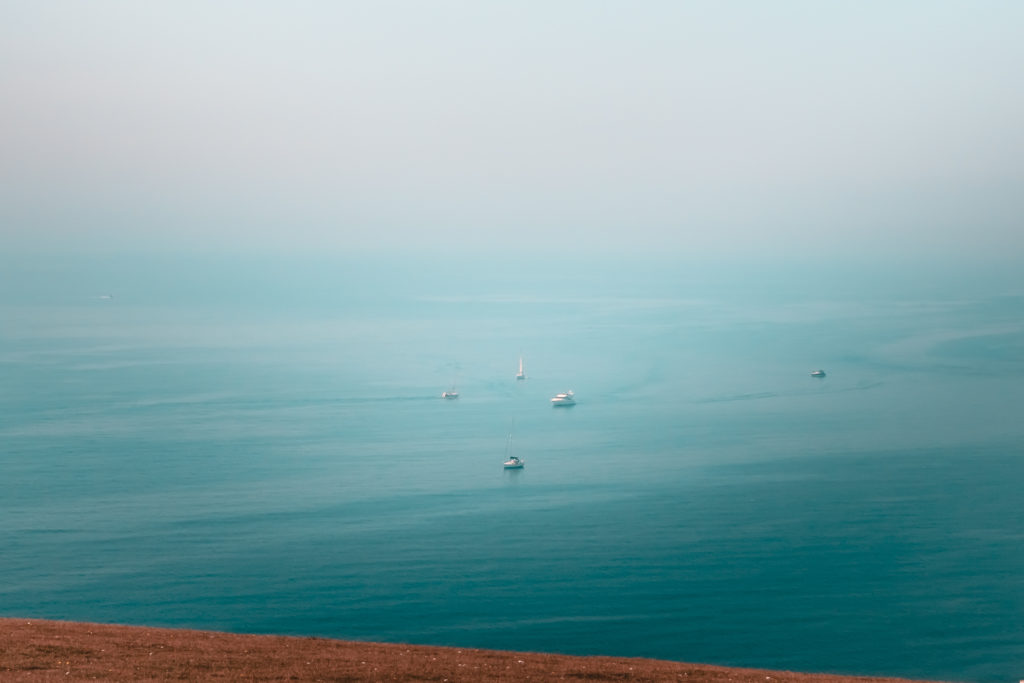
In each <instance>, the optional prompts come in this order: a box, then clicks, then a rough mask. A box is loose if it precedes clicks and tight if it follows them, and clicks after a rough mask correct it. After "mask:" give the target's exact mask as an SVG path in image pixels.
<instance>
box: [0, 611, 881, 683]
mask: <svg viewBox="0 0 1024 683" xmlns="http://www.w3.org/2000/svg"><path fill="white" fill-rule="evenodd" d="M0 678H2V679H3V680H5V681H7V680H26V681H56V680H61V681H79V680H82V681H85V680H118V681H166V680H232V681H236V680H257V681H284V680H290V681H317V680H320V681H452V682H454V681H466V682H470V681H472V682H484V683H486V682H489V681H559V680H566V681H732V682H738V683H746V682H749V683H754V682H755V681H756V682H757V683H789V682H792V683H823V682H825V681H847V682H850V683H853V682H856V681H860V682H866V681H897V680H899V679H894V678H867V677H852V676H835V675H827V674H798V673H789V672H778V671H761V670H755V669H729V668H725V667H717V666H705V665H702V664H683V663H679V662H666V661H659V660H653V659H626V658H618V657H569V656H563V655H550V654H534V653H519V652H498V651H491V650H471V649H465V648H461V649H460V648H442V647H425V646H415V645H395V644H380V643H358V642H348V641H340V640H327V639H322V638H295V637H286V636H257V635H238V634H230V633H214V632H209V631H187V630H178V629H163V628H145V627H138V626H111V625H107V624H88V623H72V622H63V621H46V620H40V619H0Z"/></svg>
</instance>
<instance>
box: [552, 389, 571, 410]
mask: <svg viewBox="0 0 1024 683" xmlns="http://www.w3.org/2000/svg"><path fill="white" fill-rule="evenodd" d="M551 405H553V406H555V407H556V408H557V407H558V406H574V405H576V397H575V394H573V393H572V391H567V392H565V393H563V394H555V397H554V398H552V399H551Z"/></svg>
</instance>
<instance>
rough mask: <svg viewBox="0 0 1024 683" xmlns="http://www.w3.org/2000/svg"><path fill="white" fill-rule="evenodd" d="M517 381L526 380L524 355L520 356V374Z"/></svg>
mask: <svg viewBox="0 0 1024 683" xmlns="http://www.w3.org/2000/svg"><path fill="white" fill-rule="evenodd" d="M516 379H526V372H525V371H524V370H523V354H519V372H518V373H517V374H516Z"/></svg>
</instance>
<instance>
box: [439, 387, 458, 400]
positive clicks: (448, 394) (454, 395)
mask: <svg viewBox="0 0 1024 683" xmlns="http://www.w3.org/2000/svg"><path fill="white" fill-rule="evenodd" d="M458 397H459V392H457V391H455V387H452V388H451V389H449V390H448V391H443V392H441V398H444V399H448V400H449V401H450V400H452V399H455V398H458Z"/></svg>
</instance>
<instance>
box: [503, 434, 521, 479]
mask: <svg viewBox="0 0 1024 683" xmlns="http://www.w3.org/2000/svg"><path fill="white" fill-rule="evenodd" d="M525 466H526V463H525V462H523V461H522V460H520V459H519V458H517V457H516V456H514V455H512V432H509V433H508V441H506V442H505V469H506V470H521V469H523V467H525Z"/></svg>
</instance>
